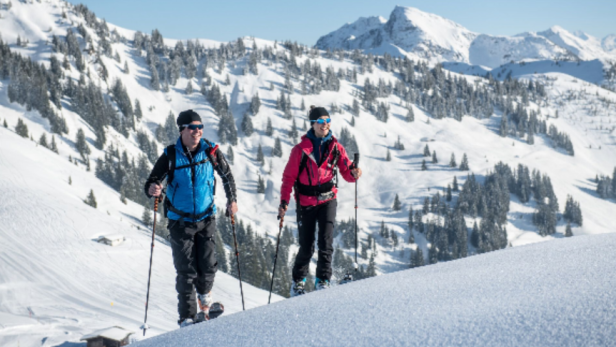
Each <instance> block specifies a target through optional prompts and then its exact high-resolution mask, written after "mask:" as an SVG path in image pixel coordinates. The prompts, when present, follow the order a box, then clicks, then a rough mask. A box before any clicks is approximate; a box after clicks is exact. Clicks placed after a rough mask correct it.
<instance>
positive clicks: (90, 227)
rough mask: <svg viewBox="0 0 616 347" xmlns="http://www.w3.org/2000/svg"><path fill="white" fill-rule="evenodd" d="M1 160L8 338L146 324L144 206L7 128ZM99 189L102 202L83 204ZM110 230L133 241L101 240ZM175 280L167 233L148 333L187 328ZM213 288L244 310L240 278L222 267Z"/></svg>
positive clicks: (35, 339) (3, 309)
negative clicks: (180, 317) (112, 243)
mask: <svg viewBox="0 0 616 347" xmlns="http://www.w3.org/2000/svg"><path fill="white" fill-rule="evenodd" d="M0 167H1V168H2V170H0V190H1V191H2V199H0V225H2V227H1V228H0V240H2V242H0V346H16V345H20V346H38V345H40V344H41V340H45V341H47V342H46V343H47V344H50V345H54V346H55V345H56V344H60V343H62V342H64V341H78V340H79V339H80V338H81V337H82V336H83V335H85V334H87V333H91V332H92V331H95V330H98V329H101V328H105V327H109V326H115V325H120V326H123V327H126V328H127V329H129V330H132V331H140V330H139V327H140V326H141V324H143V315H144V305H143V303H144V301H145V294H146V284H147V274H148V266H149V257H150V243H151V231H150V230H146V229H144V228H143V227H142V226H141V223H140V222H139V219H140V216H141V213H142V211H143V208H142V207H140V206H138V205H136V204H135V203H132V202H130V201H129V202H128V205H124V204H122V203H119V194H118V193H117V192H115V191H113V190H112V189H111V188H110V187H108V186H107V185H105V184H104V183H102V182H101V181H99V180H98V179H96V178H95V177H94V176H93V175H92V173H91V172H87V171H86V170H85V168H84V167H83V166H75V165H74V164H72V163H70V162H68V160H66V158H63V157H60V156H58V155H56V154H54V153H53V152H51V151H49V150H48V149H46V148H43V147H41V146H37V145H36V144H35V143H34V142H31V141H29V140H27V139H23V138H21V137H19V136H18V135H16V134H15V133H13V132H12V131H10V130H9V129H5V128H4V127H0ZM69 176H70V177H71V178H72V184H70V185H69V184H68V178H69ZM90 189H93V191H94V193H95V196H96V199H97V202H98V208H97V209H94V208H92V207H90V206H88V205H86V204H84V203H83V202H82V200H83V199H85V197H86V196H87V194H88V192H89V191H90ZM221 222H224V221H221ZM109 231H113V232H115V233H117V234H119V235H122V236H123V237H125V239H126V240H125V241H124V242H123V243H121V244H119V245H117V246H116V247H109V246H107V245H104V244H100V243H98V242H96V241H97V240H98V237H99V236H100V235H102V234H107V233H109ZM174 286H175V269H174V268H173V261H172V258H171V249H170V247H169V246H168V244H167V243H166V241H164V240H162V239H159V238H157V240H156V247H155V248H154V259H153V272H152V284H151V292H150V307H149V313H148V324H149V325H150V327H151V328H152V329H151V330H148V335H147V336H148V337H150V336H153V335H156V334H160V333H162V332H165V331H169V330H172V329H175V328H177V324H176V319H177V309H176V307H177V299H176V293H175V288H174ZM213 293H214V299H215V300H219V301H221V302H223V303H224V305H225V309H226V313H225V314H229V315H232V314H233V313H235V312H238V311H241V310H242V306H241V305H242V303H241V299H240V290H239V283H238V281H237V280H236V279H235V278H233V277H230V276H228V275H226V274H224V273H221V272H219V273H218V274H217V275H216V281H215V284H214V289H213ZM244 295H245V299H246V307H247V308H248V309H250V308H253V307H256V306H259V305H264V304H266V303H267V297H268V292H266V291H263V290H260V289H256V288H254V287H252V286H251V285H249V284H247V283H244ZM280 299H281V298H280V297H279V296H277V295H273V297H272V301H277V300H280ZM137 335H138V336H137V337H135V338H139V336H141V334H137ZM131 338H132V337H131Z"/></svg>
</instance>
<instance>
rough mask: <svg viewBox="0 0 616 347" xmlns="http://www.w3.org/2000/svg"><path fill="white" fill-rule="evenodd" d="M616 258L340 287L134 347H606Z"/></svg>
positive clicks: (477, 264) (593, 251)
mask: <svg viewBox="0 0 616 347" xmlns="http://www.w3.org/2000/svg"><path fill="white" fill-rule="evenodd" d="M615 251H616V235H614V234H610V235H595V236H583V237H577V238H572V239H566V240H558V241H554V242H548V243H542V244H537V245H530V246H524V247H519V248H514V249H508V250H504V251H500V252H493V253H489V254H485V255H479V256H475V257H471V258H467V259H463V260H456V261H452V262H448V263H443V264H437V265H434V266H429V267H425V268H420V269H413V270H406V271H401V272H397V273H395V274H388V275H383V276H380V277H378V278H371V279H367V280H363V281H358V282H354V283H351V284H347V285H343V286H338V287H335V288H332V289H330V290H327V291H324V292H317V293H313V294H308V295H306V296H304V297H301V298H296V299H291V300H285V301H283V302H279V303H276V304H274V305H270V306H266V307H260V308H258V309H255V310H252V311H250V312H246V314H242V315H234V316H232V317H222V318H221V319H219V320H217V321H214V322H211V323H208V324H204V325H198V326H195V327H191V328H187V329H184V330H181V331H174V332H171V333H168V334H164V335H160V336H157V337H155V338H152V339H149V340H147V341H143V342H141V343H138V344H137V345H136V346H138V347H162V346H171V345H174V346H181V347H192V346H202V345H203V344H204V343H208V342H210V341H216V346H292V345H295V344H297V341H302V344H304V345H307V346H323V345H326V346H327V345H335V346H352V347H356V346H385V345H386V346H579V345H585V346H606V345H611V344H613V336H615V335H616V327H615V326H614V324H613V322H614V320H615V319H616V310H614V309H613V308H614V301H615V300H616V276H614V273H613V268H614V266H616V260H615V258H614V257H613V254H614V252H615ZM255 322H259V323H258V324H255Z"/></svg>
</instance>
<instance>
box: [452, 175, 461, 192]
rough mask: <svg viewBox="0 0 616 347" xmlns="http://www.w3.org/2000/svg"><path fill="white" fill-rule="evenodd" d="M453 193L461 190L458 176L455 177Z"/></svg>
mask: <svg viewBox="0 0 616 347" xmlns="http://www.w3.org/2000/svg"><path fill="white" fill-rule="evenodd" d="M453 191H454V192H458V191H460V189H459V188H458V179H457V178H456V176H453Z"/></svg>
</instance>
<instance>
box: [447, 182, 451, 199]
mask: <svg viewBox="0 0 616 347" xmlns="http://www.w3.org/2000/svg"><path fill="white" fill-rule="evenodd" d="M451 199H452V196H451V185H449V184H448V185H447V199H446V200H447V201H449V202H450V201H451Z"/></svg>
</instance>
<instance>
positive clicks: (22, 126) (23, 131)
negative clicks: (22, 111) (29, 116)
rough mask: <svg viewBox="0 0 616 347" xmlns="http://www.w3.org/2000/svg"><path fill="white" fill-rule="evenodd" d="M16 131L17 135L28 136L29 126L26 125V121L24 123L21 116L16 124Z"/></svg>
mask: <svg viewBox="0 0 616 347" xmlns="http://www.w3.org/2000/svg"><path fill="white" fill-rule="evenodd" d="M15 132H16V133H17V135H19V136H21V137H23V138H26V139H27V138H28V126H27V125H26V123H24V121H22V120H21V118H19V119H17V125H16V126H15Z"/></svg>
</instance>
